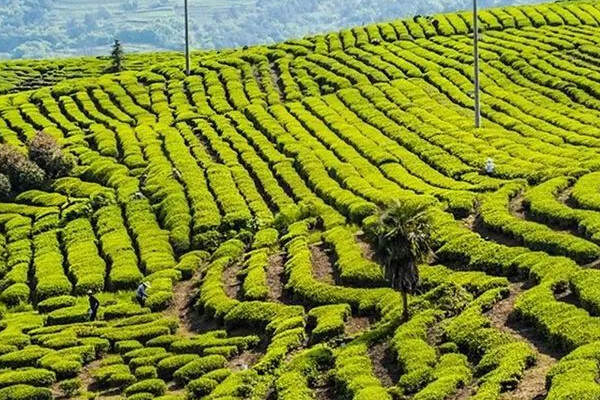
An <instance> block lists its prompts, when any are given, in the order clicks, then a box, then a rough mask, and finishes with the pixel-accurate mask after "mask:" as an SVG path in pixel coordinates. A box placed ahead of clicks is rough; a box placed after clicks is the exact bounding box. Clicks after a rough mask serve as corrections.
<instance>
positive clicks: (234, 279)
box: [223, 262, 244, 300]
mask: <svg viewBox="0 0 600 400" xmlns="http://www.w3.org/2000/svg"><path fill="white" fill-rule="evenodd" d="M243 267H244V264H243V263H242V262H236V263H234V264H233V265H230V266H228V267H227V268H226V269H225V271H224V272H223V282H224V289H225V293H226V294H227V296H229V297H231V298H232V299H237V300H241V299H240V295H241V288H242V282H241V281H240V278H239V274H240V272H241V271H242V268H243Z"/></svg>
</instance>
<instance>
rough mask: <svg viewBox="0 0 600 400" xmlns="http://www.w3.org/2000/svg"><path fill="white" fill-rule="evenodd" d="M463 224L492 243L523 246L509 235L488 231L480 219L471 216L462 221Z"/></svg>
mask: <svg viewBox="0 0 600 400" xmlns="http://www.w3.org/2000/svg"><path fill="white" fill-rule="evenodd" d="M462 221H463V223H464V224H465V225H466V226H467V228H469V229H470V230H472V231H473V232H475V233H477V234H479V236H481V237H482V238H483V239H485V240H491V241H492V242H495V243H498V244H502V245H505V246H509V247H516V246H522V244H521V242H520V241H518V240H516V239H513V238H511V237H509V236H507V235H504V234H502V233H499V232H495V231H493V230H491V229H488V228H487V227H486V226H485V225H484V224H483V222H482V221H480V220H479V218H478V217H477V216H476V215H474V214H471V215H469V216H468V217H467V218H465V219H463V220H462Z"/></svg>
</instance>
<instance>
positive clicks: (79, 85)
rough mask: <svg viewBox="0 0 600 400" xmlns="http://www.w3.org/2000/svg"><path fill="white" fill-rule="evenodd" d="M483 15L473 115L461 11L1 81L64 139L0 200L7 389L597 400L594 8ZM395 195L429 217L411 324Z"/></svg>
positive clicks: (176, 395)
mask: <svg viewBox="0 0 600 400" xmlns="http://www.w3.org/2000/svg"><path fill="white" fill-rule="evenodd" d="M480 19H481V22H482V24H483V26H484V33H483V37H482V43H481V57H482V82H481V83H482V104H483V108H482V115H483V128H481V129H477V130H475V129H473V127H472V106H473V100H472V98H471V91H472V83H471V82H472V62H473V58H472V56H471V39H470V37H469V34H468V32H469V30H470V27H471V23H470V15H468V14H450V15H442V16H435V17H434V18H430V19H428V18H423V17H420V18H415V19H413V20H406V21H396V22H392V23H387V24H380V25H374V26H368V27H364V28H356V29H352V30H348V31H343V32H339V33H332V34H328V35H323V36H316V37H310V38H306V39H303V40H295V41H290V42H286V43H281V44H279V45H277V46H272V47H254V48H250V49H243V50H242V49H240V50H232V51H229V52H226V53H221V54H219V53H207V54H203V55H198V57H197V58H196V59H195V62H194V68H193V73H192V75H191V76H189V77H186V76H184V74H183V73H182V70H181V67H180V65H179V61H180V59H176V60H173V61H165V62H163V63H160V64H151V63H148V65H147V68H144V67H143V66H139V68H137V69H138V71H129V72H124V73H121V74H116V75H101V72H98V71H97V70H95V69H94V68H96V67H90V69H89V70H86V69H85V68H86V67H85V65H86V64H85V63H84V62H81V65H82V71H83V73H85V74H86V76H91V77H90V78H85V79H67V80H63V81H60V82H53V81H48V82H47V83H50V85H49V86H44V85H45V84H47V83H46V82H44V81H40V82H39V84H36V85H35V87H38V88H37V89H36V90H29V91H16V92H15V93H11V94H5V95H3V96H0V138H1V139H2V142H3V143H5V144H10V145H13V146H15V147H17V148H20V149H22V150H24V151H26V149H27V147H26V143H27V142H28V141H29V140H30V139H31V138H33V137H34V136H35V135H36V132H38V131H40V130H43V131H44V132H46V133H47V134H50V135H52V136H54V137H55V138H56V139H57V140H59V142H60V143H61V144H62V145H63V146H64V149H65V150H66V151H68V152H70V153H72V154H73V155H75V156H76V159H77V167H76V168H75V170H74V171H73V173H72V176H69V177H66V178H60V179H56V180H53V181H51V182H49V186H48V188H47V190H44V191H42V190H30V191H26V192H22V193H18V194H17V196H16V198H15V199H14V201H13V202H10V203H0V226H1V230H0V231H1V235H0V243H1V246H2V251H1V252H0V254H1V257H0V271H1V278H2V279H1V280H0V302H2V303H3V305H4V306H3V307H2V308H1V310H2V320H1V321H0V324H1V328H2V330H1V332H0V368H1V370H0V399H46V398H50V397H56V398H58V397H64V398H75V397H76V396H77V395H76V394H75V393H76V392H78V391H79V392H80V393H81V394H80V396H82V397H86V398H92V397H94V396H96V397H97V398H121V397H125V396H126V397H127V398H129V399H151V398H160V399H163V400H164V399H180V398H184V397H186V396H188V397H189V398H206V399H256V400H258V399H269V400H304V399H319V400H327V399H356V400H367V399H368V400H379V399H414V400H433V399H440V400H441V399H454V400H458V399H467V398H472V399H478V400H484V399H485V400H488V399H529V400H531V399H543V398H546V399H552V400H557V399H564V400H567V399H600V384H599V383H598V379H599V374H600V370H599V362H600V318H599V315H600V289H599V285H598V284H599V282H600V270H599V269H598V267H599V266H600V3H596V2H569V3H560V4H547V5H539V6H529V7H521V8H514V7H512V8H505V9H493V10H489V11H485V12H482V13H481V16H480ZM152 57H159V58H160V57H161V56H160V55H157V56H152ZM154 59H155V58H150V60H154ZM175 62H178V63H177V64H175ZM61 63H62V62H60V61H57V64H56V65H60V64H61ZM65 63H66V61H65ZM57 68H58V67H57ZM6 70H7V71H9V72H11V71H13V70H11V69H10V68H7V69H6ZM90 71H91V72H90ZM94 71H96V72H94ZM6 73H8V72H6ZM13 76H14V75H13ZM24 76H25V77H26V76H27V74H25V75H24ZM65 76H66V77H68V76H69V75H68V74H66V75H65ZM19 79H20V78H19ZM19 79H17V81H16V82H17V83H18V82H21V81H20V80H19ZM23 79H27V78H23ZM17 87H18V85H17ZM12 90H16V89H14V88H13V89H12ZM487 158H493V160H494V162H495V164H496V169H495V170H494V172H493V174H491V176H490V175H487V174H485V173H484V172H483V167H484V164H485V162H486V159H487ZM395 200H400V201H402V202H419V203H424V204H428V205H430V207H429V208H428V214H429V215H430V217H431V220H432V223H433V227H434V238H433V239H434V245H435V246H434V249H435V253H436V257H435V259H432V260H431V265H423V266H421V280H420V294H418V295H415V296H412V297H411V298H410V299H409V303H410V304H409V305H410V310H411V318H410V320H409V321H408V322H406V323H401V322H400V321H401V310H402V301H401V296H400V295H399V294H398V293H396V292H394V291H392V290H391V289H388V288H386V284H385V282H384V278H383V274H382V272H381V270H380V268H379V266H378V265H377V263H376V260H374V259H373V255H372V254H373V251H372V249H371V246H370V245H369V243H368V240H367V239H366V237H365V233H364V232H368V230H369V227H370V226H371V223H372V222H373V216H374V215H375V213H376V212H377V211H378V210H379V209H380V208H382V207H385V206H386V205H388V204H390V203H392V202H394V201H395ZM142 280H146V281H148V282H150V283H151V288H150V290H149V294H150V296H149V298H148V301H147V303H146V306H145V307H140V306H139V305H138V304H137V303H136V302H135V300H134V298H133V290H134V289H135V288H136V287H137V285H138V283H139V282H141V281H142ZM88 290H91V291H93V292H95V293H97V297H98V298H99V300H100V302H101V307H100V312H99V320H98V321H95V322H90V321H88V313H87V309H88V305H87V297H86V295H85V294H86V293H87V291H88Z"/></svg>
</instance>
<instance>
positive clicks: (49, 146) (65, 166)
mask: <svg viewBox="0 0 600 400" xmlns="http://www.w3.org/2000/svg"><path fill="white" fill-rule="evenodd" d="M28 150H29V158H30V159H31V161H33V162H34V163H36V164H37V165H38V166H39V167H40V168H41V169H43V170H44V171H45V173H46V176H47V177H49V178H60V177H63V176H67V175H68V174H69V172H71V170H72V169H73V167H74V166H75V159H74V158H73V157H72V156H71V155H69V154H65V153H64V152H63V150H62V149H61V148H60V145H59V144H58V142H57V141H56V140H55V139H54V138H53V137H52V136H50V135H49V134H47V133H45V132H44V131H40V132H38V133H37V134H36V135H35V136H34V137H33V139H31V141H30V142H29V144H28Z"/></svg>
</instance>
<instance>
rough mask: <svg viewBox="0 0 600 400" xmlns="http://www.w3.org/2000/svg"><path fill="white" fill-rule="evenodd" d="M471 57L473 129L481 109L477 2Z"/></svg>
mask: <svg viewBox="0 0 600 400" xmlns="http://www.w3.org/2000/svg"><path fill="white" fill-rule="evenodd" d="M473 57H474V59H475V62H474V75H475V93H474V94H475V95H474V97H475V128H479V127H480V126H481V109H480V106H479V21H478V18H477V0H473Z"/></svg>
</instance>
